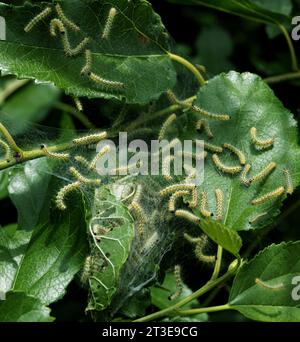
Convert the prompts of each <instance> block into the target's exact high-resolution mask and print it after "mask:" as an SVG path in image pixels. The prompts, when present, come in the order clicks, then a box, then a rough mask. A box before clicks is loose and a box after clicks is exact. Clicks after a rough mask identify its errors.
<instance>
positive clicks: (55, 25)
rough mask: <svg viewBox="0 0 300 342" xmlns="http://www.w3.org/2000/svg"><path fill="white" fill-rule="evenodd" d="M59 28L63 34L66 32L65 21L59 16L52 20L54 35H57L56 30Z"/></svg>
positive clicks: (51, 26)
mask: <svg viewBox="0 0 300 342" xmlns="http://www.w3.org/2000/svg"><path fill="white" fill-rule="evenodd" d="M57 29H58V30H59V33H60V34H61V35H65V34H66V28H65V25H64V24H63V22H62V21H61V20H59V19H57V18H55V19H52V20H51V21H50V34H51V36H52V37H56V30H57Z"/></svg>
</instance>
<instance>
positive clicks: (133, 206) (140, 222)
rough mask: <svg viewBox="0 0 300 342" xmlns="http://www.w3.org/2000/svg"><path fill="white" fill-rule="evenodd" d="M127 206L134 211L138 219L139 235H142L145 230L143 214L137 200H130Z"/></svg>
mask: <svg viewBox="0 0 300 342" xmlns="http://www.w3.org/2000/svg"><path fill="white" fill-rule="evenodd" d="M128 208H129V210H130V211H132V212H133V213H134V215H135V217H136V218H137V220H138V225H137V227H138V233H139V235H143V234H144V230H145V214H144V211H143V209H142V207H141V206H140V204H139V203H138V202H134V201H132V202H131V204H130V205H129V207H128Z"/></svg>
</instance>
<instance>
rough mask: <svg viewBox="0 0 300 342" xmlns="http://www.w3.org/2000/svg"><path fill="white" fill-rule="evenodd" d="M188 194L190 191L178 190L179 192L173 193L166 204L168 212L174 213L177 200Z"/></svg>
mask: <svg viewBox="0 0 300 342" xmlns="http://www.w3.org/2000/svg"><path fill="white" fill-rule="evenodd" d="M189 194H190V191H188V190H179V191H176V192H174V193H173V194H172V196H171V197H170V199H169V202H168V209H169V211H170V212H174V211H175V206H176V201H177V199H178V198H180V197H184V196H188V195H189Z"/></svg>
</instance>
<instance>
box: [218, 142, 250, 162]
mask: <svg viewBox="0 0 300 342" xmlns="http://www.w3.org/2000/svg"><path fill="white" fill-rule="evenodd" d="M223 146H224V148H226V149H227V150H229V151H231V152H232V153H234V154H235V155H236V156H237V157H238V158H239V161H240V164H241V165H245V164H246V157H245V154H244V153H243V152H242V151H241V150H239V149H238V148H237V147H235V146H233V145H231V144H227V143H225V144H223Z"/></svg>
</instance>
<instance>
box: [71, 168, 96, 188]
mask: <svg viewBox="0 0 300 342" xmlns="http://www.w3.org/2000/svg"><path fill="white" fill-rule="evenodd" d="M69 171H70V173H71V175H72V176H73V177H74V178H76V179H77V181H78V182H80V183H81V184H87V185H95V186H99V185H100V184H101V180H100V179H90V178H86V177H84V176H83V175H82V174H81V173H80V172H79V171H78V170H77V169H76V168H75V167H73V166H72V167H70V169H69Z"/></svg>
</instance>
